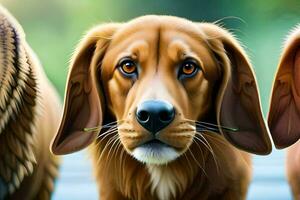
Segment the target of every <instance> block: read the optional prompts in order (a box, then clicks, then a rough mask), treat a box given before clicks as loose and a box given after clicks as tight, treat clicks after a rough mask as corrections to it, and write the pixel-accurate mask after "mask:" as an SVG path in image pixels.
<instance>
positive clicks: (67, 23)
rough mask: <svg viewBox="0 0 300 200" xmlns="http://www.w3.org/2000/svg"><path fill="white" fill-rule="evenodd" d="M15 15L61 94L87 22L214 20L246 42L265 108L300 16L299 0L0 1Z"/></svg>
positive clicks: (92, 23) (86, 27) (86, 28)
mask: <svg viewBox="0 0 300 200" xmlns="http://www.w3.org/2000/svg"><path fill="white" fill-rule="evenodd" d="M0 2H1V3H2V4H3V5H4V6H5V7H7V8H8V9H9V10H10V11H11V13H12V14H13V15H14V16H15V17H16V18H17V19H18V20H19V22H20V23H21V25H22V26H23V28H24V29H25V32H26V35H27V40H28V42H29V43H30V45H31V46H32V48H33V49H34V50H35V52H36V53H37V54H38V56H39V58H40V60H41V62H42V64H43V66H44V68H45V70H46V72H47V74H48V76H49V78H50V79H51V80H52V81H53V83H54V84H55V86H56V87H57V88H58V90H59V93H60V94H61V95H63V93H64V87H65V80H66V74H67V71H68V62H69V59H70V55H71V54H72V51H73V49H74V47H75V46H76V44H77V42H78V40H79V39H80V38H81V37H82V35H83V34H84V33H85V32H86V31H87V30H88V29H89V28H91V27H92V26H94V25H96V24H98V23H104V22H110V21H119V22H123V21H127V20H129V19H132V18H134V17H137V16H140V15H145V14H165V15H176V16H181V17H185V18H188V19H191V20H194V21H208V22H213V21H216V20H219V19H223V18H224V17H225V18H224V19H223V20H222V23H223V24H224V25H225V27H227V28H228V29H230V30H232V32H234V33H235V34H236V35H237V37H238V38H239V39H240V40H241V41H242V43H243V44H244V45H245V47H246V50H247V52H248V54H249V56H250V58H251V60H252V63H253V65H254V68H255V71H256V74H257V77H258V81H259V85H260V91H261V97H262V103H263V107H264V111H265V113H266V109H267V107H268V106H267V105H268V101H269V91H270V87H271V83H272V78H273V77H272V76H273V74H274V71H275V69H276V65H277V62H278V59H279V55H280V51H281V47H282V44H283V41H284V38H285V37H286V35H287V34H288V33H289V30H291V28H293V27H294V26H295V25H296V24H297V22H299V21H300V15H299V10H300V2H299V1H298V0H264V1H261V0H252V1H240V0H232V1H230V0H190V1H188V0H186V1H183V0H152V1H141V0H119V1H117V0H110V1H105V0H0Z"/></svg>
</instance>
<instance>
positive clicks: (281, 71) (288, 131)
mask: <svg viewBox="0 0 300 200" xmlns="http://www.w3.org/2000/svg"><path fill="white" fill-rule="evenodd" d="M268 123H269V127H270V131H271V135H272V138H273V141H274V143H275V146H276V148H285V147H287V146H290V145H292V144H294V143H295V142H296V141H297V140H298V139H299V138H300V27H299V28H298V29H296V31H295V32H293V34H291V36H290V37H289V39H288V40H287V43H286V45H285V48H284V51H283V54H282V56H281V59H280V62H279V66H278V69H277V73H276V76H275V80H274V83H273V90H272V96H271V103H270V111H269V116H268Z"/></svg>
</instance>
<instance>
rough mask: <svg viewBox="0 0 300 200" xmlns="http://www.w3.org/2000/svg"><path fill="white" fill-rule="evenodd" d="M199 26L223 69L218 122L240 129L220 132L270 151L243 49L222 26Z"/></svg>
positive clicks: (236, 143) (259, 150)
mask: <svg viewBox="0 0 300 200" xmlns="http://www.w3.org/2000/svg"><path fill="white" fill-rule="evenodd" d="M200 27H201V28H202V30H203V32H204V34H205V35H206V36H207V43H208V45H209V46H210V47H211V49H212V51H213V52H214V54H215V56H216V59H217V60H218V62H219V63H220V65H221V70H222V80H221V83H220V88H219V92H218V94H217V105H216V115H217V116H216V118H217V122H218V124H219V125H220V126H226V127H232V128H237V129H238V130H237V131H236V132H228V131H225V130H222V129H221V128H220V132H221V133H222V134H223V135H224V136H225V138H226V139H227V140H228V141H229V142H230V143H232V144H233V145H234V146H236V147H238V148H240V149H242V150H245V151H248V152H250V153H256V154H268V153H270V152H271V150H272V145H271V141H270V138H269V133H268V129H267V126H266V123H265V121H264V119H263V115H262V111H261V105H260V97H259V93H258V88H257V83H256V79H255V76H254V73H253V69H252V67H251V64H250V62H249V60H248V58H247V56H246V54H245V52H244V50H243V49H242V47H241V46H240V45H239V43H238V42H237V41H236V39H235V38H234V37H233V36H232V35H231V34H230V33H229V32H227V31H225V30H224V29H223V28H220V27H218V26H217V25H214V24H206V23H202V24H200Z"/></svg>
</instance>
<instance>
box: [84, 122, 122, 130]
mask: <svg viewBox="0 0 300 200" xmlns="http://www.w3.org/2000/svg"><path fill="white" fill-rule="evenodd" d="M124 121H125V120H118V121H113V122H110V123H107V124H104V125H102V126H101V125H99V126H95V127H86V128H84V129H83V131H84V132H96V131H100V130H101V129H102V128H109V127H112V126H115V125H116V124H119V123H122V122H124Z"/></svg>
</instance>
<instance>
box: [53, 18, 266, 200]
mask: <svg viewBox="0 0 300 200" xmlns="http://www.w3.org/2000/svg"><path fill="white" fill-rule="evenodd" d="M124 56H130V57H133V59H134V60H137V62H138V63H139V67H141V70H142V71H141V74H140V75H139V77H138V78H137V79H136V80H134V79H130V78H125V77H124V76H123V75H122V74H121V73H120V71H119V70H118V69H116V66H117V64H118V61H119V60H120V59H121V58H122V57H124ZM185 56H189V57H193V58H194V59H196V60H197V61H198V63H200V65H201V68H202V70H201V71H199V73H197V74H196V75H195V76H194V77H192V78H189V79H185V80H182V81H181V80H178V79H177V76H176V75H174V74H175V71H176V68H177V66H178V64H179V63H181V62H182V60H183V59H184V57H185ZM148 99H160V100H165V101H168V102H171V103H172V104H173V105H174V107H175V108H176V116H175V119H174V121H173V122H172V123H171V124H170V125H169V126H167V127H166V128H164V129H163V130H161V131H160V132H159V135H158V136H157V137H158V138H159V140H161V141H163V142H164V143H166V144H168V145H169V146H171V147H172V148H174V149H176V152H177V153H178V155H180V156H179V157H178V158H177V159H176V160H174V161H171V162H168V163H165V164H164V165H155V164H149V163H147V162H146V163H142V162H139V161H137V160H136V159H134V158H133V156H132V155H133V152H134V150H135V149H136V148H137V147H138V146H139V145H140V144H141V143H143V142H145V141H147V140H149V137H150V134H149V132H148V131H146V130H145V129H143V128H142V127H141V126H140V125H139V124H138V122H137V121H136V119H135V110H136V108H137V106H138V105H139V103H141V102H143V101H145V100H148ZM116 120H117V122H118V123H117V125H115V126H113V127H112V128H111V129H109V130H108V131H107V127H106V128H105V127H103V129H102V130H101V132H100V133H99V132H98V131H97V129H94V131H92V132H86V131H84V128H90V127H97V126H99V125H101V124H102V123H103V125H104V124H107V123H109V122H113V121H116ZM194 121H210V122H212V123H215V124H218V125H219V127H220V125H222V126H229V127H236V128H238V131H237V132H235V133H229V132H227V131H224V130H222V129H221V128H219V130H218V131H217V132H220V133H221V134H218V133H213V132H209V131H204V132H201V133H198V132H197V131H196V126H195V124H194ZM218 125H217V126H218ZM101 127H102V126H100V128H101ZM113 128H115V129H113ZM91 143H93V144H92V147H91V148H92V155H93V161H94V169H95V173H96V177H97V182H98V183H99V194H100V198H101V199H167V198H168V199H245V197H246V193H247V188H248V185H249V181H250V177H251V161H250V156H249V154H247V153H245V152H243V151H240V150H238V149H237V148H235V147H234V146H232V145H231V144H233V145H235V146H236V147H238V148H240V149H242V150H246V151H248V152H252V153H257V154H267V153H269V152H270V150H271V144H270V140H269V137H268V130H267V129H266V127H265V123H264V121H263V119H262V113H261V108H260V102H259V96H258V91H257V87H256V80H255V77H254V74H253V72H252V68H251V65H250V63H249V61H248V58H247V56H246V55H245V53H244V51H243V50H242V48H241V47H240V45H239V44H238V42H237V41H236V40H235V39H234V37H233V36H232V35H231V34H230V33H228V32H227V31H225V30H224V29H223V28H220V27H218V26H217V25H214V24H208V23H193V22H191V21H188V20H185V19H181V18H177V17H170V16H145V17H140V18H137V19H135V20H132V21H130V22H128V23H124V24H106V25H100V26H98V27H95V28H94V29H92V30H91V31H90V32H89V33H88V34H87V35H86V36H85V38H84V39H83V41H82V42H81V43H80V44H79V47H78V49H77V50H76V52H75V55H74V57H73V59H72V63H71V69H70V73H69V77H68V84H67V91H66V97H65V106H64V116H63V119H62V122H61V126H60V129H59V131H58V134H57V136H56V138H55V139H54V141H53V145H52V151H53V152H54V153H55V154H65V153H71V152H74V151H77V150H79V149H81V148H84V147H86V146H88V145H89V144H91ZM230 143H231V144H230Z"/></svg>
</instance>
